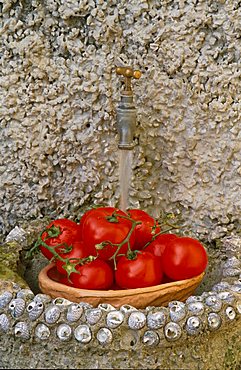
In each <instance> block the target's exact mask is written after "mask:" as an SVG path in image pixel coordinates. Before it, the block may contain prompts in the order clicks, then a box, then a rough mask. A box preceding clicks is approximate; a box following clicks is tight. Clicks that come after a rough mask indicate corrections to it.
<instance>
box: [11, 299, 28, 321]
mask: <svg viewBox="0 0 241 370" xmlns="http://www.w3.org/2000/svg"><path fill="white" fill-rule="evenodd" d="M8 308H9V311H10V313H11V315H12V317H14V318H18V317H20V316H22V314H23V313H24V310H25V301H24V299H22V298H14V299H12V300H11V302H10V303H9V306H8Z"/></svg>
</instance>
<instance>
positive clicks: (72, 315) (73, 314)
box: [66, 303, 83, 322]
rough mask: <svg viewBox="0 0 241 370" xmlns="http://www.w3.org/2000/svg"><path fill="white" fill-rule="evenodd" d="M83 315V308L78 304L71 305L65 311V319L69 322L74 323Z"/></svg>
mask: <svg viewBox="0 0 241 370" xmlns="http://www.w3.org/2000/svg"><path fill="white" fill-rule="evenodd" d="M82 313H83V307H82V306H81V305H79V304H78V303H72V304H71V305H70V306H69V307H68V310H67V313H66V319H67V321H69V322H75V321H77V320H79V318H80V317H81V315H82Z"/></svg>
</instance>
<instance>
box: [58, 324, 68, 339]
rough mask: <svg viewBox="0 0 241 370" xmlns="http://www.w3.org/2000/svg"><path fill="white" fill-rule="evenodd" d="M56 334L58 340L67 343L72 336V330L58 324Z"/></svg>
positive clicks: (65, 325) (66, 325)
mask: <svg viewBox="0 0 241 370" xmlns="http://www.w3.org/2000/svg"><path fill="white" fill-rule="evenodd" d="M56 334H57V337H58V338H59V339H60V340H63V341H67V340H69V339H70V338H71V336H72V329H71V327H70V326H69V325H68V324H60V325H59V326H58V327H57V331H56Z"/></svg>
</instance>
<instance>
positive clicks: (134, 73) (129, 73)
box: [116, 67, 141, 95]
mask: <svg viewBox="0 0 241 370" xmlns="http://www.w3.org/2000/svg"><path fill="white" fill-rule="evenodd" d="M116 73H117V74H118V75H120V76H123V77H124V78H125V80H124V82H125V89H124V90H123V91H122V93H123V94H124V95H132V88H131V79H132V78H135V79H137V80H138V79H139V78H140V77H141V72H140V71H138V70H133V69H132V68H130V67H116Z"/></svg>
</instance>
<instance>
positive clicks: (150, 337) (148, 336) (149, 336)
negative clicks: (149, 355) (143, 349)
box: [142, 330, 160, 346]
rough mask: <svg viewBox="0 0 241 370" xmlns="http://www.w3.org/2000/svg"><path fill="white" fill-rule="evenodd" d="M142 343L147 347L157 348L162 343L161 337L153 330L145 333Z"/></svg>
mask: <svg viewBox="0 0 241 370" xmlns="http://www.w3.org/2000/svg"><path fill="white" fill-rule="evenodd" d="M142 342H143V343H144V344H146V345H147V346H156V345H157V344H158V343H159V342H160V338H159V335H158V334H157V333H156V332H155V331H153V330H147V331H145V333H144V335H143V338H142Z"/></svg>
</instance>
